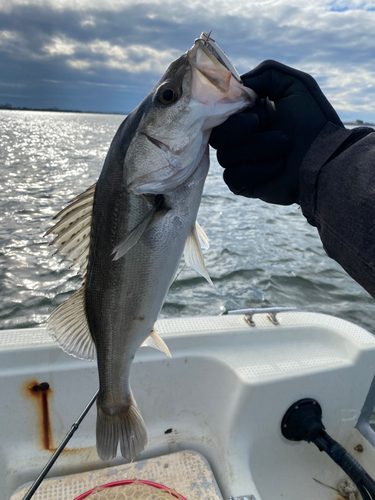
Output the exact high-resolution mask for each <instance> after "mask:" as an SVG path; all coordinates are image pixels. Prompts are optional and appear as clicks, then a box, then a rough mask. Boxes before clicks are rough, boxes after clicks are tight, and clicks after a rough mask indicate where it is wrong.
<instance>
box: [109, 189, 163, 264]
mask: <svg viewBox="0 0 375 500" xmlns="http://www.w3.org/2000/svg"><path fill="white" fill-rule="evenodd" d="M163 203H164V198H163V197H162V196H160V195H159V197H158V196H157V197H156V198H155V205H154V206H153V207H152V208H151V210H149V211H148V212H147V214H146V215H145V216H144V217H143V219H142V220H141V222H140V223H139V224H137V225H136V226H135V227H134V228H133V229H132V230H131V231H130V232H129V233H128V234H127V235H126V236H125V238H124V239H123V240H122V241H121V243H119V244H118V245H117V246H115V248H114V249H113V252H112V255H113V254H115V256H114V257H113V260H118V259H120V258H121V257H122V256H123V255H125V254H126V253H127V252H129V250H130V249H131V248H133V247H134V245H136V244H137V243H138V241H139V239H140V238H141V236H142V235H143V233H144V232H145V231H146V229H147V227H148V225H149V224H150V222H151V221H152V218H153V216H154V213H155V212H156V211H157V210H159V209H160V208H161V207H162V205H163Z"/></svg>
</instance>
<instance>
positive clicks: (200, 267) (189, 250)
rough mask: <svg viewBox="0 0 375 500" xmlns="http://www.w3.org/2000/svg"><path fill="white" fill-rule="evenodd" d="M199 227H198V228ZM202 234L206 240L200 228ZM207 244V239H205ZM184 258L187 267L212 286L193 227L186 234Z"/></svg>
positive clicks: (196, 233) (194, 227) (195, 230)
mask: <svg viewBox="0 0 375 500" xmlns="http://www.w3.org/2000/svg"><path fill="white" fill-rule="evenodd" d="M199 227H200V226H199ZM200 230H201V231H202V233H203V234H204V236H205V237H206V239H207V236H206V235H205V233H204V231H203V229H202V228H200ZM207 242H208V239H207ZM184 258H185V262H186V264H187V265H188V266H190V267H192V268H193V269H194V270H195V271H197V273H199V274H200V275H201V276H203V277H204V278H205V279H206V280H207V281H208V282H209V283H210V285H212V284H213V283H212V281H211V278H210V276H209V275H208V272H207V269H206V266H205V265H204V258H203V254H202V249H201V245H200V238H199V236H198V232H197V228H196V226H195V225H194V226H193V227H192V228H191V229H190V231H189V234H188V237H187V239H186V243H185V248H184Z"/></svg>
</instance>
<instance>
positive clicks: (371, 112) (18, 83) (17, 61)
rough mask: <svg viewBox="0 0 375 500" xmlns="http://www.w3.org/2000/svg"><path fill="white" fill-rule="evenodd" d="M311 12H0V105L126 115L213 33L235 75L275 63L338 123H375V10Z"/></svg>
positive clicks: (133, 8)
mask: <svg viewBox="0 0 375 500" xmlns="http://www.w3.org/2000/svg"><path fill="white" fill-rule="evenodd" d="M311 4H312V2H308V1H307V0H298V1H297V0H292V1H282V0H281V1H280V0H279V1H276V0H264V1H258V2H248V1H246V2H242V3H241V2H240V3H239V2H232V1H227V2H224V1H223V0H219V1H215V2H214V1H213V0H209V1H208V2H207V3H205V6H204V7H203V8H202V7H198V6H197V4H196V3H195V2H194V1H193V2H190V3H189V5H186V2H176V1H174V2H172V1H164V2H163V3H160V2H158V1H156V0H155V1H151V2H149V3H142V4H139V3H136V4H135V3H132V2H130V1H128V2H120V1H118V2H111V3H106V4H104V5H103V4H102V3H99V2H98V3H95V2H93V1H91V2H88V0H87V3H85V0H81V2H80V3H79V4H77V2H73V1H71V3H69V2H68V1H64V2H60V3H59V2H57V3H56V2H52V0H51V1H48V0H45V1H44V3H38V5H36V4H34V3H33V2H32V1H29V2H28V4H26V5H25V2H24V0H23V2H22V3H21V2H20V3H19V4H18V3H17V2H16V1H14V2H12V4H11V5H10V6H9V4H7V5H5V3H4V4H1V3H0V11H1V10H2V12H1V16H0V102H5V101H6V100H8V101H9V102H11V103H12V104H14V105H25V106H41V107H43V106H46V107H50V106H58V107H60V108H74V109H84V110H89V109H91V110H98V111H129V110H131V109H133V108H134V107H135V106H136V105H137V104H138V103H139V101H140V100H141V98H142V97H143V96H144V95H145V94H146V93H147V92H148V91H149V90H150V89H151V88H152V86H153V84H154V83H156V81H157V80H158V78H159V77H160V76H161V74H162V73H163V72H164V70H165V69H166V67H167V66H168V64H169V62H171V61H172V60H173V59H174V58H175V57H177V56H178V55H179V54H181V53H183V52H184V51H186V50H187V49H188V48H189V47H190V46H191V45H192V43H193V41H194V38H195V37H197V36H199V34H200V32H201V31H208V30H209V29H213V30H214V31H213V36H214V38H216V40H217V42H218V43H219V45H220V46H221V47H222V48H223V49H224V50H225V51H226V52H227V54H228V55H229V57H230V58H231V59H232V60H233V62H234V63H235V64H236V65H237V67H238V69H239V71H240V72H246V71H248V70H249V69H251V68H252V67H254V66H255V65H257V64H258V63H259V62H261V61H262V60H264V59H268V58H272V59H276V60H279V61H281V62H283V63H285V64H289V65H292V66H294V67H297V68H299V69H302V70H304V71H308V72H310V73H311V74H313V76H314V77H315V78H316V79H317V80H318V82H319V84H320V85H321V86H322V88H323V90H324V91H325V93H326V95H327V96H328V97H329V98H330V100H332V103H333V104H334V106H336V108H337V109H338V111H339V112H340V114H341V116H343V117H344V118H357V117H361V116H363V117H364V118H365V119H372V120H375V104H374V103H375V88H374V85H373V83H372V82H373V81H374V78H375V40H374V37H373V33H374V28H375V12H374V11H373V10H371V9H372V8H373V7H374V5H372V3H371V2H359V1H356V0H351V1H349V0H348V1H344V0H336V1H335V2H327V1H323V0H318V1H317V2H315V3H314V4H313V5H311ZM11 94H17V97H16V96H14V95H13V96H11ZM7 96H9V98H8V99H7ZM356 110H358V111H359V115H358V116H357V115H355V112H356ZM353 113H354V115H353Z"/></svg>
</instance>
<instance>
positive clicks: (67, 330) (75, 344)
mask: <svg viewBox="0 0 375 500" xmlns="http://www.w3.org/2000/svg"><path fill="white" fill-rule="evenodd" d="M47 333H48V334H49V335H50V336H51V337H52V338H53V340H55V341H56V342H57V344H58V345H59V346H60V347H61V349H62V350H63V351H65V352H66V353H67V354H70V355H71V356H74V357H75V358H79V359H84V360H88V361H94V359H95V357H96V348H95V344H94V341H93V338H92V336H91V332H90V328H89V325H88V322H87V317H86V309H85V286H82V287H81V288H80V289H79V290H78V291H77V292H75V293H74V294H73V295H72V296H71V297H70V298H69V299H68V300H66V301H65V302H63V303H62V304H60V305H59V306H58V307H57V308H56V309H55V310H54V311H53V313H52V314H51V315H50V317H49V318H48V319H47Z"/></svg>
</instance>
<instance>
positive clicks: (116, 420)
mask: <svg viewBox="0 0 375 500" xmlns="http://www.w3.org/2000/svg"><path fill="white" fill-rule="evenodd" d="M147 441H148V439H147V429H146V425H145V423H144V421H143V418H142V416H141V414H140V413H139V410H138V408H137V404H136V402H135V400H134V398H133V396H132V395H131V398H130V401H129V404H127V405H124V406H117V407H115V408H107V407H104V406H101V405H100V404H98V415H97V420H96V449H97V452H98V455H99V457H100V458H101V459H102V460H110V459H111V458H114V457H115V456H116V455H117V447H118V444H119V443H120V450H121V454H122V456H123V457H124V458H126V459H127V460H129V461H133V460H135V458H137V456H138V455H139V454H140V453H141V451H142V450H143V449H144V448H145V447H146V445H147Z"/></svg>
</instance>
